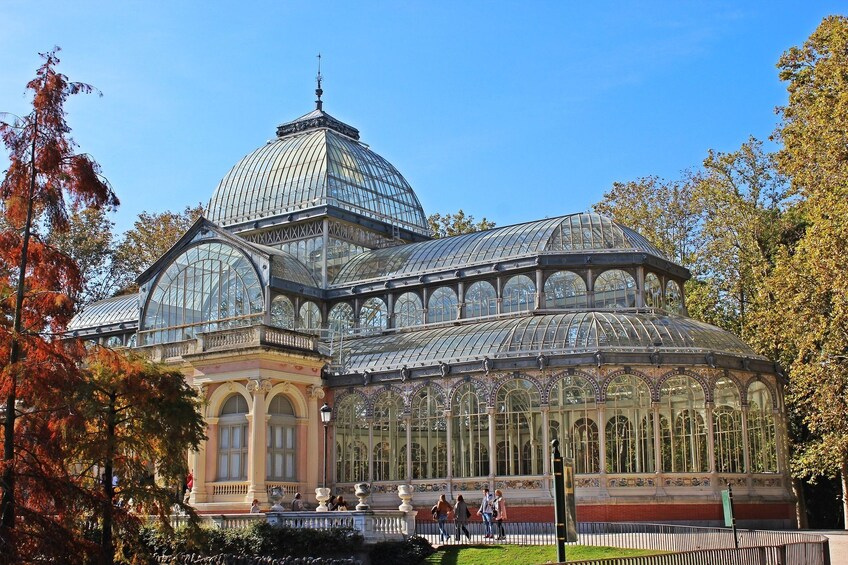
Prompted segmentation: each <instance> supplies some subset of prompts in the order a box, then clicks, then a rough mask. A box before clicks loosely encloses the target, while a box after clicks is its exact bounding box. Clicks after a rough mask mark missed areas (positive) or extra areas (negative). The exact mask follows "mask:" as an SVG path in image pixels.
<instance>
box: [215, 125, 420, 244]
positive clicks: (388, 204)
mask: <svg viewBox="0 0 848 565" xmlns="http://www.w3.org/2000/svg"><path fill="white" fill-rule="evenodd" d="M320 206H335V207H337V208H341V209H343V210H347V211H349V212H353V213H356V214H360V215H362V216H366V217H368V218H371V219H375V220H379V221H382V222H385V223H387V224H389V225H394V226H398V227H401V228H405V229H408V230H410V231H413V232H415V233H419V234H423V235H428V234H429V233H430V230H429V228H428V225H427V217H426V216H425V214H424V209H423V208H422V207H421V203H420V202H419V201H418V197H417V196H416V195H415V192H414V191H413V190H412V187H411V186H409V183H408V182H406V179H404V178H403V175H401V174H400V173H399V172H398V170H397V169H395V168H394V167H393V166H392V164H391V163H389V162H388V161H386V160H385V159H384V158H382V157H380V156H379V155H377V154H376V153H374V152H373V151H371V149H369V148H368V147H367V146H366V145H364V144H362V143H360V142H359V132H358V131H357V130H356V129H355V128H353V127H351V126H348V125H347V124H344V123H342V122H340V121H339V120H337V119H335V118H333V117H332V116H330V115H329V114H327V113H326V112H324V111H322V110H320V109H319V110H314V111H312V112H310V113H308V114H306V115H304V116H301V117H300V118H298V119H296V120H294V121H292V122H288V123H286V124H283V125H281V126H280V127H279V128H277V138H276V139H273V140H271V141H269V142H268V143H267V144H266V145H264V146H262V147H260V148H259V149H256V150H255V151H253V152H252V153H249V154H248V155H247V156H245V157H244V158H243V159H241V160H240V161H239V162H238V163H236V165H235V166H234V167H233V168H232V169H231V170H230V172H229V173H227V175H226V176H225V177H224V178H223V180H221V182H220V184H219V185H218V188H216V189H215V193H214V194H213V195H212V199H211V200H210V201H209V207H208V211H207V217H208V218H209V219H210V220H212V221H213V222H215V223H217V224H218V225H221V226H230V225H236V224H241V223H246V222H252V221H255V220H259V219H262V218H268V217H272V216H278V215H282V214H288V213H291V212H296V211H300V210H306V209H309V208H316V207H320Z"/></svg>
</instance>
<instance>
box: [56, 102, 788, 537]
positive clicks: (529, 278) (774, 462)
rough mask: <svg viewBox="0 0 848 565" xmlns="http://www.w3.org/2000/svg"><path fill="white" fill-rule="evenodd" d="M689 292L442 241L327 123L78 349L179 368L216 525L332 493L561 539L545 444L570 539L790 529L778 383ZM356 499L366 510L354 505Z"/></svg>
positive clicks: (585, 225)
mask: <svg viewBox="0 0 848 565" xmlns="http://www.w3.org/2000/svg"><path fill="white" fill-rule="evenodd" d="M688 278H689V272H688V271H687V270H686V269H684V268H682V267H681V266H679V265H677V264H675V263H673V262H671V261H670V260H669V259H668V258H666V257H665V256H664V255H663V254H662V253H661V252H660V251H659V250H657V249H656V248H655V247H654V246H653V245H651V244H650V243H649V242H648V241H647V240H646V239H645V238H643V237H642V236H640V235H639V234H638V233H637V232H636V231H634V230H632V229H630V228H628V227H625V226H622V225H619V224H616V223H615V222H613V221H611V220H610V219H608V218H606V217H603V216H600V215H596V214H589V213H579V214H569V215H563V216H558V217H553V218H547V219H544V220H538V221H531V222H527V223H523V224H519V225H514V226H507V227H498V228H495V229H491V230H488V231H482V232H476V233H471V234H467V235H460V236H455V237H447V238H442V239H432V238H431V236H430V232H429V229H428V224H427V218H426V215H425V213H424V210H423V209H422V207H421V204H420V203H419V201H418V198H417V197H416V195H415V192H414V191H413V190H412V188H411V187H410V185H409V183H407V181H406V180H405V179H404V177H403V176H402V175H401V173H400V172H398V170H397V169H396V168H395V167H394V166H392V164H391V163H389V162H388V161H386V160H385V159H383V158H382V157H380V156H379V155H378V154H376V153H375V152H374V151H372V150H371V149H370V148H369V147H368V146H367V145H365V144H364V143H362V142H360V140H359V132H358V131H357V130H356V129H354V128H353V127H351V126H349V125H347V124H344V123H342V122H340V121H339V120H337V119H335V118H333V117H331V116H330V115H329V114H327V113H326V112H324V111H323V109H322V106H321V103H320V98H319V103H318V107H317V109H316V110H314V111H312V112H310V113H308V114H306V115H304V116H302V117H300V118H298V119H297V120H294V121H292V122H289V123H285V124H283V125H281V126H279V127H278V128H277V136H276V138H275V139H273V140H272V141H269V142H268V143H266V144H265V145H263V146H262V147H260V148H259V149H256V150H255V151H253V152H251V153H249V154H248V155H247V156H246V157H244V158H243V159H241V160H240V161H239V162H238V163H236V165H235V166H234V167H233V168H232V170H230V172H229V173H227V175H226V176H225V177H224V178H223V180H222V181H221V182H220V184H219V185H218V187H217V188H216V189H215V191H214V193H213V194H212V198H211V200H210V201H209V206H208V209H207V211H206V217H205V218H201V219H200V220H198V221H197V223H196V224H195V225H194V226H193V227H192V228H191V229H189V231H188V232H187V233H186V234H185V235H184V236H183V237H182V238H181V239H180V240H179V241H178V242H177V243H176V244H175V245H174V247H173V248H171V249H170V250H169V251H168V252H167V253H166V254H165V255H164V256H162V257H161V258H160V259H159V260H158V261H157V262H156V263H155V264H153V265H151V266H150V268H149V269H148V270H147V271H146V272H145V273H143V274H142V275H141V277H140V278H139V279H138V283H139V292H138V293H137V294H134V295H130V296H120V297H115V298H110V299H107V300H103V301H101V302H98V303H95V304H92V305H90V306H89V307H87V308H86V309H84V310H83V311H82V312H81V313H80V314H79V315H78V316H77V317H76V318H75V319H74V321H73V323H72V325H71V327H70V332H71V333H72V334H74V335H76V336H81V337H84V338H86V339H91V340H97V341H99V342H100V343H103V344H105V345H108V346H114V347H129V348H133V349H135V350H136V351H138V352H139V353H141V354H143V355H146V356H148V357H150V358H152V359H155V360H161V361H165V362H167V363H169V364H173V365H176V366H179V367H180V368H181V369H182V371H183V373H184V374H185V378H186V379H187V381H188V382H189V383H191V384H192V385H193V386H195V387H197V388H198V390H200V391H201V392H202V395H203V397H204V399H205V401H206V402H205V404H204V407H203V410H204V412H205V417H206V421H207V435H208V439H207V440H206V441H205V442H204V444H203V445H202V446H201V449H200V450H199V451H198V452H196V453H194V452H193V453H190V454H188V457H189V460H190V466H191V468H192V469H193V470H194V477H195V480H194V487H193V490H192V493H191V501H192V503H193V504H195V505H196V506H197V507H198V509H199V510H200V511H202V512H222V511H233V510H243V511H247V510H248V508H249V506H250V502H251V501H252V500H253V499H254V498H258V499H260V500H261V501H263V502H264V501H267V493H268V491H269V490H270V489H271V488H272V487H274V486H279V487H281V488H283V489H284V491H285V492H286V493H287V494H288V495H289V500H290V496H291V495H292V494H293V493H294V492H301V493H306V494H307V496H308V497H309V498H310V499H311V500H313V501H314V497H313V495H311V493H312V492H314V489H315V488H316V487H318V486H321V482H322V475H323V469H324V464H325V463H324V461H325V459H324V458H325V454H324V451H323V441H324V427H323V425H322V422H321V419H320V415H319V410H320V407H321V406H322V405H323V404H324V403H325V402H327V403H329V404H330V406H331V407H332V410H333V417H332V421H331V423H330V425H329V429H328V437H329V444H328V449H327V452H326V461H327V483H328V486H330V487H331V488H332V489H333V491H334V492H335V493H343V494H345V495H350V493H352V492H353V485H354V484H355V483H359V482H368V483H371V485H372V490H373V492H374V495H373V497H372V505H373V506H374V507H378V508H379V507H381V506H382V507H385V508H388V507H396V506H397V505H398V503H399V500H398V498H397V493H396V491H397V485H399V484H413V485H414V486H415V492H416V494H415V498H414V499H413V503H414V504H415V505H416V507H419V508H425V509H429V507H430V505H432V504H433V502H434V501H435V500H436V498H437V497H438V495H439V494H447V495H448V498H449V499H452V498H455V497H456V495H458V494H463V495H464V496H465V498H466V499H470V500H472V501H475V500H477V499H478V498H479V492H480V491H481V490H482V489H483V488H484V487H488V488H490V489H492V490H494V489H501V490H503V491H504V493H505V495H506V497H507V498H508V499H509V501H510V519H512V520H523V519H530V520H532V519H545V520H547V519H549V518H550V516H552V498H551V494H550V489H551V484H552V480H551V464H550V447H549V446H550V443H551V440H553V439H558V440H559V441H560V444H561V446H562V447H563V449H564V455H566V456H568V457H571V458H573V459H574V465H575V471H576V489H577V500H578V517H579V519H581V520H587V521H592V520H613V521H614V520H622V521H623V520H628V521H630V520H643V521H677V522H689V523H707V522H713V523H714V522H717V521H719V520H720V519H721V504H720V501H721V497H720V492H721V490H723V489H726V488H727V486H729V485H732V487H733V492H734V497H735V500H736V508H737V516H738V517H739V518H741V520H742V521H743V522H747V523H749V524H754V523H756V524H758V525H782V526H785V525H788V524H791V522H792V516H793V515H794V499H793V497H792V493H791V488H790V483H789V475H788V472H787V470H788V465H787V454H786V423H785V417H784V405H783V393H782V388H783V381H782V377H781V375H780V374H778V372H777V371H776V368H775V366H774V364H773V363H772V362H771V361H769V360H768V359H766V358H764V357H762V356H760V355H757V354H756V353H755V352H754V351H753V350H752V349H751V348H750V347H749V346H748V345H746V344H745V343H744V342H742V341H741V340H740V339H739V338H738V337H736V336H735V335H733V334H731V333H728V332H726V331H724V330H721V329H719V328H716V327H713V326H710V325H708V324H705V323H702V322H698V321H696V320H693V319H691V318H689V317H687V315H686V296H685V293H684V286H683V283H684V282H685V281H686V280H687V279H688ZM351 498H353V497H352V496H351Z"/></svg>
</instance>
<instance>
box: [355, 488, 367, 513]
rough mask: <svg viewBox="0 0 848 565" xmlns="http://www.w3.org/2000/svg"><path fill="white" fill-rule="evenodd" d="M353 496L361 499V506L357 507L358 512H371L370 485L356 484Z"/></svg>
mask: <svg viewBox="0 0 848 565" xmlns="http://www.w3.org/2000/svg"><path fill="white" fill-rule="evenodd" d="M353 494H355V495H356V498H358V499H359V504H357V505H356V509H357V510H369V509H370V508H371V507H370V506H368V497H369V496H371V485H369V484H368V483H356V484H355V485H353Z"/></svg>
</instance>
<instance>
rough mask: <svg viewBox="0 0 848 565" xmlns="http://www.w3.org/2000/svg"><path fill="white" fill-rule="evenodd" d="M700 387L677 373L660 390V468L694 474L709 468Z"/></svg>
mask: <svg viewBox="0 0 848 565" xmlns="http://www.w3.org/2000/svg"><path fill="white" fill-rule="evenodd" d="M705 420H706V408H705V404H704V389H703V387H701V385H700V383H698V381H696V380H695V379H693V378H692V377H688V376H686V375H681V376H677V377H671V378H670V379H668V380H666V381H665V383H663V386H662V388H661V389H660V448H661V449H662V470H663V471H665V472H669V473H698V472H706V471H708V470H709V461H708V460H707V427H706V422H705Z"/></svg>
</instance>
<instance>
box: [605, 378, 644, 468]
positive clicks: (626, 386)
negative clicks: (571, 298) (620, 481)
mask: <svg viewBox="0 0 848 565" xmlns="http://www.w3.org/2000/svg"><path fill="white" fill-rule="evenodd" d="M606 418H607V421H606V426H605V432H606V444H607V453H606V465H607V472H608V473H653V472H654V422H653V415H652V413H651V391H650V389H649V388H648V385H647V384H646V383H645V381H643V380H642V379H640V378H639V377H637V376H636V375H620V376H618V377H616V378H615V379H613V381H612V382H610V384H609V386H608V387H607V402H606Z"/></svg>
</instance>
